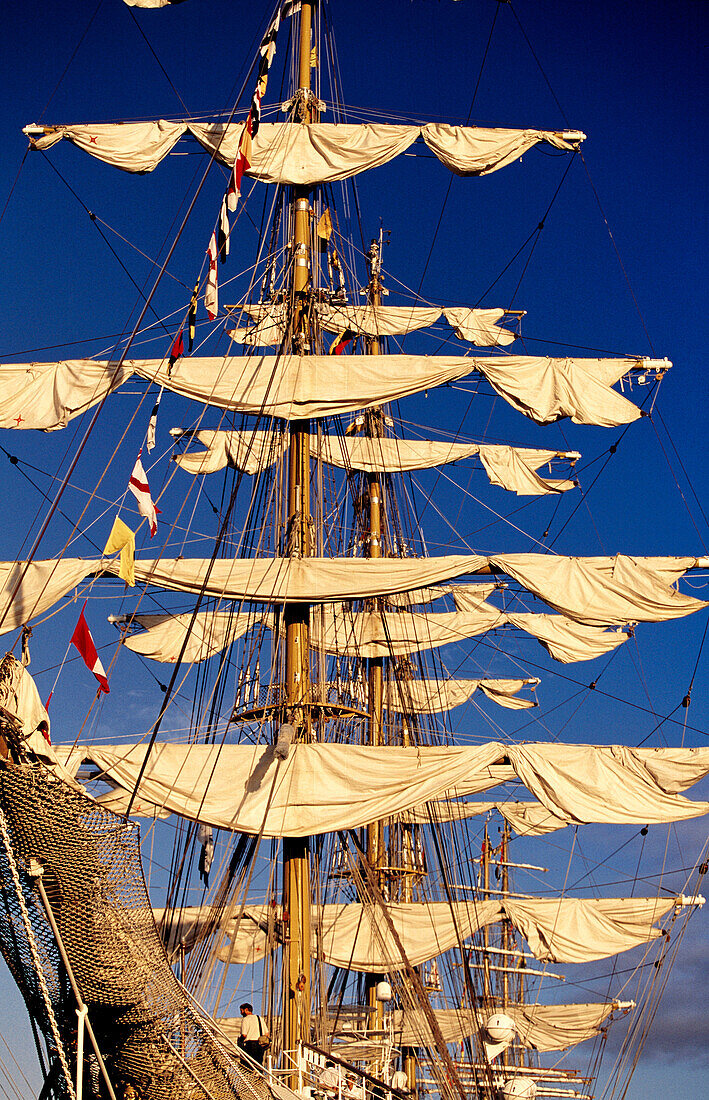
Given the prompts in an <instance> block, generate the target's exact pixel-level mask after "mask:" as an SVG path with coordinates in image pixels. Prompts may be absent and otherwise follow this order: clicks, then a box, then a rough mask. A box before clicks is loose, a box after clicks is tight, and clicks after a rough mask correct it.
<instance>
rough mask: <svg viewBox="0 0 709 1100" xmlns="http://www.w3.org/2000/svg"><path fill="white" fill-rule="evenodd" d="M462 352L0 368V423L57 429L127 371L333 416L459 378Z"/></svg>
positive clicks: (217, 397)
mask: <svg viewBox="0 0 709 1100" xmlns="http://www.w3.org/2000/svg"><path fill="white" fill-rule="evenodd" d="M474 367H475V362H474V361H473V360H471V359H469V358H466V357H465V356H462V355H461V356H455V355H450V356H424V355H367V356H364V357H359V356H357V357H354V356H350V355H347V356H337V357H336V358H335V357H333V356H329V355H302V356H298V355H282V356H275V355H252V356H238V355H236V356H234V355H232V356H227V357H226V358H206V359H202V358H197V357H190V358H183V359H179V360H178V361H177V362H176V363H175V364H174V366H173V367H172V369H171V370H170V369H169V367H168V363H167V361H166V360H164V359H131V360H129V359H126V360H125V362H124V363H123V365H122V366H121V367H120V369H119V368H118V367H117V366H116V364H114V363H109V362H98V361H96V360H93V359H74V360H68V361H67V360H64V361H62V362H58V363H18V364H14V365H8V364H3V365H2V366H0V402H1V403H2V415H1V416H0V428H41V429H44V430H45V431H51V430H53V429H56V428H64V427H66V425H67V424H68V422H69V421H70V420H72V419H73V418H74V417H75V416H79V415H80V414H81V413H83V412H85V411H86V410H87V409H89V408H91V407H92V406H94V405H97V404H98V402H99V401H100V400H101V399H102V398H103V397H105V395H106V394H107V393H109V392H112V391H113V390H115V389H117V388H118V387H119V386H121V385H123V384H124V383H125V382H127V381H129V379H130V378H131V377H132V376H133V375H137V376H138V377H140V378H142V379H144V380H145V381H146V382H155V383H156V384H157V385H159V386H164V387H165V388H166V389H168V390H171V391H172V392H173V393H178V394H180V395H181V396H182V397H188V398H189V399H190V400H192V401H198V402H200V403H202V404H208V405H211V406H213V407H214V408H219V409H228V410H230V411H232V412H241V413H250V414H253V415H264V416H278V417H282V418H283V419H286V420H288V419H299V418H303V417H304V418H310V417H321V416H335V415H336V414H338V413H348V412H354V411H355V410H357V409H363V408H368V407H369V406H370V405H379V404H381V403H382V402H386V401H394V400H397V399H398V398H400V397H406V396H408V395H410V394H414V393H418V392H420V391H421V390H426V389H432V388H434V387H435V386H440V385H443V384H444V383H445V382H450V381H453V380H454V379H456V378H462V377H463V376H464V375H466V374H469V373H470V372H471V370H473V369H474Z"/></svg>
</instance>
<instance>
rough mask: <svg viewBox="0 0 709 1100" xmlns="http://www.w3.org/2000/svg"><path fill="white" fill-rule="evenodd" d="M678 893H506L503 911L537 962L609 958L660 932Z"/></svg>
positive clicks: (640, 943) (676, 902) (574, 961)
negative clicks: (650, 895) (612, 895)
mask: <svg viewBox="0 0 709 1100" xmlns="http://www.w3.org/2000/svg"><path fill="white" fill-rule="evenodd" d="M678 903H679V899H677V898H667V897H662V898H571V897H561V898H505V899H504V902H503V903H502V905H501V908H502V909H503V910H504V913H505V915H506V916H507V917H508V918H509V920H511V921H512V924H513V925H514V926H515V928H516V929H517V930H518V931H519V932H521V933H522V935H523V936H524V938H525V939H526V941H527V943H528V944H529V949H530V951H531V952H532V954H533V955H534V957H535V958H537V959H539V960H540V962H547V963H558V962H562V963H584V962H593V961H594V960H595V959H607V958H608V957H609V956H611V955H617V954H619V953H620V952H621V951H629V950H630V949H631V948H633V947H640V946H641V945H642V944H645V943H647V942H648V941H649V940H653V939H657V938H658V937H659V936H661V935H662V929H661V928H655V927H654V925H655V922H656V921H658V920H661V918H662V917H664V916H666V915H667V914H668V913H669V912H670V911H671V910H672V909H674V908H675V906H676V905H677V904H678Z"/></svg>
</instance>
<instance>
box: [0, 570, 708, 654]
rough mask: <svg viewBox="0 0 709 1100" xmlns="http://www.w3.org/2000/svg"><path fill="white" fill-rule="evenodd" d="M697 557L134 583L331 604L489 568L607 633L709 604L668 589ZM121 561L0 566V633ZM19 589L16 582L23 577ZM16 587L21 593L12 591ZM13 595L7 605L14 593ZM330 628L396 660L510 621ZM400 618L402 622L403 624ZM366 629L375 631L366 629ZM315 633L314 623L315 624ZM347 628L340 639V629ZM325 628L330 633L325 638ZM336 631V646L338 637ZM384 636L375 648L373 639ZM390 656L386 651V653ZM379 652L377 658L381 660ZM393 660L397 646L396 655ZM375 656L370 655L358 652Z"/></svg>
mask: <svg viewBox="0 0 709 1100" xmlns="http://www.w3.org/2000/svg"><path fill="white" fill-rule="evenodd" d="M696 561H697V559H696V558H624V557H623V556H622V555H618V556H617V557H616V558H561V557H553V556H551V555H548V556H547V555H540V554H505V555H496V556H494V557H490V558H487V557H481V556H480V555H477V554H470V555H468V554H450V555H447V556H445V557H439V558H379V559H376V558H303V559H300V558H236V559H218V560H213V559H211V558H209V559H208V558H176V559H173V558H161V559H159V560H158V561H151V560H146V559H143V560H139V561H136V563H135V578H136V581H137V582H138V583H140V584H153V585H157V586H158V587H160V588H166V589H169V590H172V591H177V592H191V593H194V594H198V593H200V592H202V593H203V594H204V595H206V596H221V597H224V598H225V599H233V600H254V601H257V602H262V603H274V604H280V603H284V602H285V601H291V602H294V603H328V602H331V603H335V602H339V601H342V600H355V599H360V598H363V597H367V596H387V595H388V594H389V593H400V592H409V591H413V590H415V589H417V588H425V587H429V586H431V585H437V584H439V583H440V582H441V581H445V580H450V579H453V578H455V577H459V576H463V575H465V574H470V573H476V572H478V571H480V570H483V569H488V568H492V569H493V570H497V571H500V572H506V573H509V574H510V576H513V577H516V578H517V579H518V580H519V581H520V582H521V583H522V584H524V585H525V587H527V588H528V589H529V590H530V591H531V592H534V594H535V595H538V596H540V597H541V598H542V599H546V600H547V601H548V602H549V603H552V606H555V607H557V608H558V609H559V610H561V611H563V612H564V614H566V615H568V616H570V617H571V618H572V619H574V620H576V621H577V622H581V623H588V624H590V625H594V624H597V625H604V624H606V623H609V622H610V623H618V624H622V623H626V622H632V621H641V622H659V621H662V620H664V619H672V618H677V617H679V616H682V615H689V614H692V613H693V612H694V611H698V610H700V609H701V608H703V607H706V606H707V603H706V602H705V601H702V600H697V599H694V598H693V597H691V596H685V595H684V594H683V593H681V592H678V591H677V590H676V589H675V588H672V587H671V584H670V582H671V581H672V580H675V579H677V578H678V577H680V576H682V575H683V574H684V573H685V572H686V570H687V569H689V568H691V567H692V566H694V565H695V564H696ZM119 572H120V561H116V560H110V559H101V558H94V559H91V558H87V559H83V558H62V559H61V560H60V561H54V560H49V561H33V562H31V563H30V565H29V566H28V567H26V563H23V562H0V615H3V614H4V616H5V617H4V621H3V623H2V626H0V629H2V628H3V627H4V629H5V631H8V630H13V629H15V628H16V627H17V626H21V625H22V623H24V622H27V621H28V620H29V619H31V618H33V617H34V616H35V615H39V614H41V613H42V612H43V611H45V610H47V608H49V607H51V606H52V604H54V603H56V602H57V601H58V600H59V599H61V597H62V596H65V595H67V593H68V592H70V591H71V590H72V588H74V587H75V586H76V585H77V584H78V583H79V581H80V580H82V579H83V578H84V577H87V576H90V575H92V574H97V573H104V574H109V575H111V574H112V575H114V576H117V575H118V574H119ZM21 576H22V581H21V583H19V586H18V582H19V580H20V577H21ZM17 586H18V587H17ZM16 587H17V592H16V594H15V595H14V598H13V599H12V602H11V603H10V600H11V597H12V594H13V592H14V591H15V588H16ZM366 615H367V613H362V614H361V615H359V616H357V615H355V616H353V617H352V619H349V617H347V616H344V615H343V616H342V619H341V623H342V624H343V625H342V627H339V626H338V621H339V620H338V619H337V617H335V618H334V619H333V620H332V622H333V624H334V625H333V626H332V627H330V625H329V623H328V622H327V620H326V632H325V640H324V643H321V642H320V641H318V642H317V644H325V645H326V647H327V646H329V645H330V644H332V646H333V647H334V651H335V652H337V651H338V650H340V649H341V648H342V647H343V646H346V645H347V637H348V633H349V634H350V636H351V637H352V636H353V628H352V625H351V624H352V623H354V624H360V625H359V626H358V627H356V629H357V630H358V631H359V634H358V635H356V634H354V637H352V640H356V639H357V637H359V640H360V642H361V643H362V644H365V643H367V644H370V645H372V646H377V645H381V646H382V647H384V646H386V645H387V644H388V639H389V637H391V638H392V640H393V643H394V646H395V647H396V646H397V645H398V646H399V650H398V652H400V653H401V652H415V651H416V650H419V649H426V648H429V649H430V648H435V646H438V645H445V644H447V642H454V641H458V640H460V639H461V638H464V637H473V636H474V635H475V634H480V633H483V631H485V630H488V629H492V628H493V627H495V626H499V625H502V623H504V622H505V621H506V614H505V612H502V611H500V610H498V609H497V608H494V607H492V606H491V605H490V604H485V603H483V604H481V605H480V606H479V607H478V608H477V609H476V610H475V611H473V612H471V613H467V612H443V613H440V614H428V615H426V614H423V613H421V612H409V613H404V614H396V613H391V614H389V615H387V619H386V626H385V627H382V626H381V619H379V618H378V616H380V615H381V613H379V612H372V613H370V617H369V619H368V620H367V619H366V618H365V617H364V616H366ZM398 620H401V621H400V622H399V621H398ZM368 624H371V625H368ZM314 626H315V627H316V629H317V619H315V620H314ZM343 629H344V634H342V630H343ZM328 630H329V631H330V632H331V634H333V638H332V643H330V642H328V640H327V633H328ZM338 630H339V631H340V634H341V642H342V645H340V644H339V643H340V640H338V638H337V634H338ZM380 638H381V642H380V641H379V639H380ZM386 652H388V650H387V651H386ZM386 652H383V653H382V655H386ZM395 652H396V648H395ZM362 655H366V656H376V655H377V653H376V652H369V653H366V654H362Z"/></svg>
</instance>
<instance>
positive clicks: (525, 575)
mask: <svg viewBox="0 0 709 1100" xmlns="http://www.w3.org/2000/svg"><path fill="white" fill-rule="evenodd" d="M696 561H697V559H696V558H631V557H628V556H627V555H625V554H617V555H616V556H615V557H614V558H563V557H556V556H555V555H552V554H503V555H499V556H498V555H495V556H493V557H491V558H490V564H491V565H492V566H493V568H499V570H500V571H501V572H503V573H507V574H508V575H509V576H511V577H514V578H515V580H518V581H519V583H520V584H522V585H524V587H525V588H527V589H528V590H529V591H530V592H533V593H534V595H535V596H539V597H540V599H542V600H544V601H545V603H548V604H549V605H550V606H551V607H553V608H554V609H555V610H556V611H560V612H561V613H562V614H563V615H568V616H569V618H571V619H574V620H575V622H577V623H583V624H585V625H586V626H623V625H624V624H625V623H632V622H645V623H651V622H661V621H664V620H666V619H676V618H681V617H682V616H683V615H691V614H692V613H693V612H695V611H699V610H700V609H701V608H702V607H707V606H709V604H707V602H705V601H703V600H697V599H695V598H694V597H693V596H685V595H684V593H682V592H678V591H677V589H676V588H673V587H672V585H673V583H674V582H675V581H677V580H679V578H680V577H682V576H684V574H685V573H686V571H687V570H688V569H691V568H692V567H693V566H695V565H696Z"/></svg>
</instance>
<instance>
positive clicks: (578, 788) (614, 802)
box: [509, 744, 709, 824]
mask: <svg viewBox="0 0 709 1100" xmlns="http://www.w3.org/2000/svg"><path fill="white" fill-rule="evenodd" d="M509 755H510V760H511V762H512V766H513V767H514V770H515V772H516V774H517V775H518V776H519V778H520V779H521V781H522V782H523V783H524V785H525V787H527V788H528V790H530V791H531V792H532V794H534V795H536V797H537V798H538V799H539V801H540V802H543V803H544V805H545V806H547V807H548V808H549V809H550V810H551V811H552V812H553V813H555V814H557V815H558V816H559V817H568V818H570V820H571V821H575V822H588V821H594V820H599V818H598V816H597V815H598V813H599V811H600V812H601V813H602V812H603V811H602V807H601V806H599V796H598V792H602V797H605V799H606V800H607V804H608V807H609V808H610V807H611V806H612V807H613V811H612V816H611V817H609V818H608V820H609V821H613V822H626V823H627V824H638V823H640V822H642V823H644V824H651V823H653V822H660V821H669V820H672V821H680V820H682V819H684V818H685V816H686V817H688V818H689V817H694V816H695V810H696V808H697V807H698V806H699V805H700V803H691V802H689V801H688V800H687V799H685V798H683V797H682V796H681V795H680V793H679V792H680V791H685V790H687V788H688V787H691V786H692V785H693V784H694V783H696V782H698V780H699V779H701V778H702V776H704V775H706V774H707V771H708V770H709V749H631V748H628V747H626V746H624V745H612V746H599V745H588V746H585V745H564V744H553V745H552V744H549V745H539V744H538V745H513V746H511V747H510V749H509ZM703 805H706V803H704V804H703ZM702 812H704V811H702Z"/></svg>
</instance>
